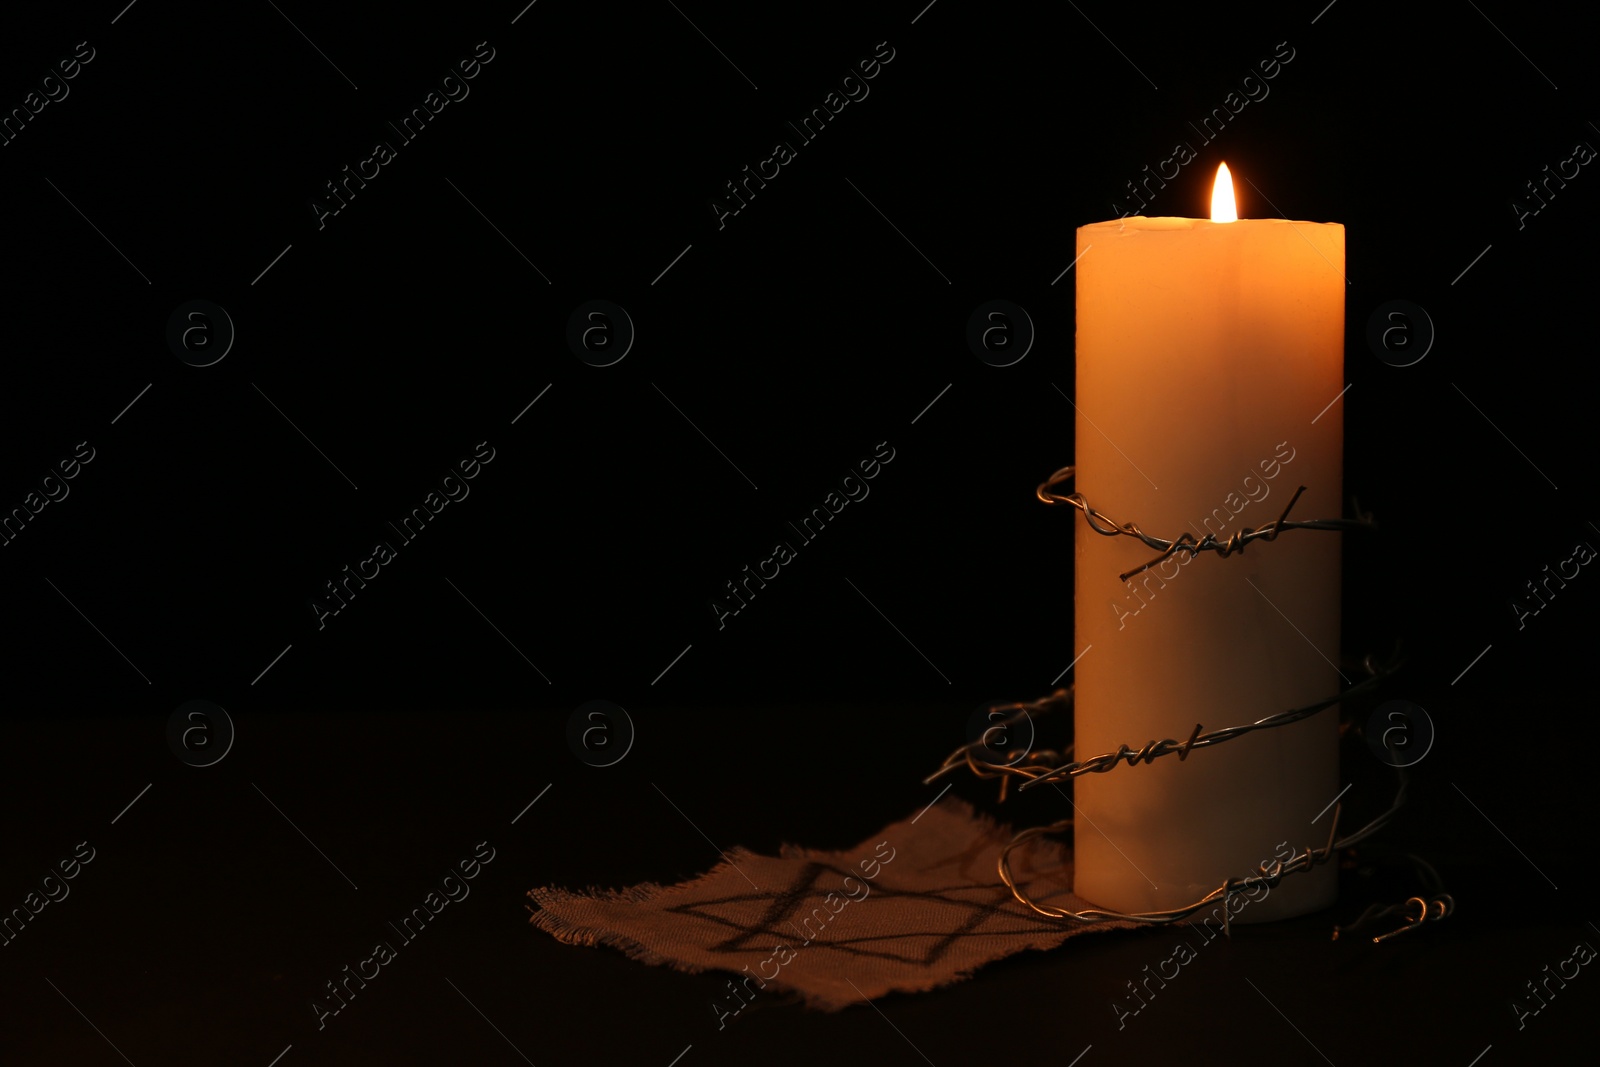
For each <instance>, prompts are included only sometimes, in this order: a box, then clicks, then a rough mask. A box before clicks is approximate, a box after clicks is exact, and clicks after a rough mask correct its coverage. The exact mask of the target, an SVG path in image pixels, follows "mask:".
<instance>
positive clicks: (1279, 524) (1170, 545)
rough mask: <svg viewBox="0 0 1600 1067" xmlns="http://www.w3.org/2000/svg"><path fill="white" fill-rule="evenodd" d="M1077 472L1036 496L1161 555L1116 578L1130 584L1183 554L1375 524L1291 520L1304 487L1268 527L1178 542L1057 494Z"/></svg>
mask: <svg viewBox="0 0 1600 1067" xmlns="http://www.w3.org/2000/svg"><path fill="white" fill-rule="evenodd" d="M1076 473H1077V468H1076V467H1071V466H1069V467H1062V468H1061V469H1060V470H1058V471H1056V472H1055V473H1054V474H1052V475H1051V476H1050V477H1049V478H1048V479H1046V480H1045V481H1044V482H1043V483H1042V484H1041V485H1040V486H1039V488H1038V489H1036V490H1034V494H1035V495H1036V496H1037V497H1038V498H1039V499H1040V500H1041V501H1043V502H1044V503H1046V504H1070V505H1071V506H1072V507H1075V508H1077V509H1078V510H1079V511H1081V512H1083V517H1084V518H1085V519H1087V520H1088V523H1089V529H1091V530H1093V531H1094V532H1095V533H1097V534H1103V535H1105V536H1106V537H1116V536H1118V535H1124V536H1127V537H1137V538H1138V539H1139V540H1141V541H1143V542H1144V543H1145V544H1147V545H1149V546H1150V547H1151V548H1153V549H1155V550H1156V551H1158V552H1160V553H1161V555H1159V556H1157V557H1156V558H1155V559H1153V560H1151V561H1150V562H1149V563H1146V564H1144V565H1143V566H1141V567H1135V568H1134V569H1133V570H1131V571H1127V572H1125V573H1123V574H1119V575H1117V577H1118V578H1119V579H1121V580H1122V581H1124V582H1125V581H1127V580H1128V579H1129V578H1132V577H1133V576H1134V575H1136V574H1142V573H1144V572H1145V571H1147V570H1149V569H1150V568H1151V567H1154V566H1156V565H1157V564H1160V563H1163V562H1165V561H1166V560H1168V559H1170V558H1171V557H1172V556H1173V555H1175V554H1177V553H1179V552H1183V553H1186V554H1188V555H1189V556H1191V557H1193V556H1196V555H1199V554H1200V553H1201V552H1215V553H1216V554H1217V555H1219V556H1222V557H1224V558H1225V557H1227V556H1231V555H1233V554H1234V553H1235V552H1240V553H1242V552H1243V551H1244V548H1245V546H1246V545H1248V544H1249V543H1250V542H1252V541H1276V540H1277V539H1278V535H1279V534H1280V533H1282V532H1284V531H1285V530H1366V529H1371V528H1372V527H1373V526H1374V525H1375V524H1374V523H1373V521H1372V517H1371V516H1370V515H1365V514H1363V515H1362V516H1361V517H1360V518H1357V519H1312V520H1308V521H1305V522H1300V521H1295V522H1290V521H1289V511H1290V509H1292V508H1293V507H1294V505H1295V503H1296V502H1297V501H1298V500H1299V499H1300V494H1301V493H1304V492H1305V491H1306V487H1305V486H1303V485H1302V486H1301V487H1300V488H1298V489H1296V490H1295V491H1294V495H1293V496H1291V497H1290V498H1289V503H1288V504H1286V505H1285V506H1284V509H1283V512H1282V514H1280V515H1279V516H1278V517H1277V518H1276V519H1274V520H1273V521H1271V522H1269V523H1267V524H1266V525H1265V526H1261V527H1256V528H1252V527H1249V526H1246V527H1244V528H1243V529H1241V530H1238V531H1236V532H1235V533H1233V534H1230V535H1229V536H1228V537H1227V538H1226V539H1225V540H1222V541H1218V540H1217V535H1216V534H1211V533H1208V534H1206V535H1205V537H1203V538H1196V537H1195V536H1194V534H1192V533H1190V532H1189V531H1187V530H1185V531H1184V532H1183V533H1181V534H1179V535H1178V539H1177V540H1175V541H1166V540H1163V539H1162V538H1159V537H1153V536H1151V535H1150V534H1147V533H1145V532H1144V531H1143V530H1141V529H1140V528H1139V524H1138V523H1133V522H1123V523H1119V522H1117V521H1116V520H1115V519H1113V518H1111V517H1110V516H1109V515H1106V514H1105V513H1104V512H1101V511H1096V510H1095V509H1094V508H1092V507H1090V506H1089V502H1088V501H1087V500H1085V499H1084V498H1083V494H1082V493H1064V494H1063V493H1057V492H1056V491H1055V490H1056V488H1057V487H1058V486H1061V485H1063V484H1065V483H1067V482H1070V481H1072V479H1073V478H1074V476H1075V475H1076Z"/></svg>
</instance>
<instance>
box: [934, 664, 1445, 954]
mask: <svg viewBox="0 0 1600 1067" xmlns="http://www.w3.org/2000/svg"><path fill="white" fill-rule="evenodd" d="M1362 662H1363V666H1364V667H1365V669H1366V670H1367V671H1368V675H1369V676H1368V677H1367V678H1366V679H1364V680H1363V681H1361V682H1358V683H1356V684H1355V685H1353V686H1351V687H1350V688H1348V689H1346V690H1345V691H1344V692H1343V693H1340V694H1337V695H1335V696H1332V697H1329V698H1327V699H1325V700H1319V701H1317V702H1316V703H1314V704H1307V705H1306V706H1304V707H1301V708H1292V709H1290V710H1288V711H1283V712H1279V713H1277V714H1275V715H1268V716H1266V717H1265V718H1262V719H1258V720H1256V721H1255V722H1253V723H1248V724H1246V725H1243V726H1230V727H1226V728H1224V729H1220V730H1213V731H1211V732H1209V733H1203V732H1202V731H1201V726H1200V724H1199V723H1196V724H1195V728H1194V730H1193V732H1191V733H1190V735H1189V739H1188V740H1187V741H1183V742H1179V741H1176V740H1173V739H1172V738H1166V739H1165V740H1162V741H1150V742H1148V743H1146V744H1145V745H1143V746H1142V747H1140V748H1138V749H1134V748H1131V747H1129V746H1128V745H1126V744H1123V745H1121V746H1119V747H1118V749H1117V751H1115V752H1106V753H1102V754H1101V755H1098V756H1095V757H1093V758H1091V759H1086V760H1076V761H1072V762H1069V763H1065V764H1059V765H1054V761H1055V760H1056V759H1060V758H1064V757H1065V756H1066V755H1067V754H1069V753H1070V752H1071V751H1072V747H1073V746H1070V745H1069V746H1067V747H1066V748H1064V749H1062V750H1060V751H1054V750H1039V751H1037V752H1036V751H1034V750H1032V749H1031V747H1030V749H1029V750H1028V751H1027V752H1025V753H1023V754H1022V755H1020V756H1017V757H1015V758H1014V759H1012V760H1010V761H1007V762H1004V763H999V762H996V761H994V760H991V759H980V758H978V756H977V753H978V752H979V751H980V750H981V751H989V752H992V751H993V750H992V749H991V748H989V746H988V744H987V742H986V741H985V740H984V739H985V738H987V737H988V735H989V733H990V731H991V730H993V729H996V728H1010V727H1014V726H1016V725H1018V724H1020V723H1021V722H1022V721H1023V720H1024V719H1029V720H1031V716H1032V714H1033V713H1035V712H1038V713H1040V714H1041V715H1043V714H1049V713H1053V712H1057V711H1060V710H1063V709H1065V708H1067V707H1069V706H1071V704H1072V701H1073V690H1072V689H1070V688H1067V689H1057V690H1056V691H1055V692H1054V693H1051V694H1050V695H1049V696H1046V697H1041V698H1039V699H1038V700H1034V701H1029V702H1025V703H1024V702H1018V703H1015V704H1004V705H1000V706H998V707H996V708H993V709H991V713H994V712H1006V711H1009V712H1010V714H1009V715H1008V716H1007V717H1006V718H1005V719H1004V720H1002V721H1001V722H1000V723H999V724H997V726H993V727H990V728H989V730H985V731H984V734H983V736H982V737H980V738H979V739H978V740H976V741H971V742H968V743H967V744H965V745H962V746H961V747H959V748H957V749H956V750H955V751H954V752H952V753H951V754H950V755H949V756H948V757H947V758H946V759H945V762H944V763H943V764H942V765H941V766H940V767H939V769H938V770H936V771H934V773H933V774H931V775H929V776H928V777H927V778H925V779H923V784H924V785H926V784H930V783H932V782H934V781H936V780H937V779H938V778H940V777H942V776H943V775H945V774H948V773H949V772H950V771H952V770H955V769H956V768H958V767H960V766H962V765H963V764H965V765H966V766H967V768H968V769H969V770H971V771H972V773H973V774H974V776H976V777H978V778H994V777H999V778H1001V799H1002V800H1004V799H1005V786H1006V783H1007V782H1009V780H1010V779H1011V778H1013V777H1017V778H1023V779H1026V781H1025V782H1024V783H1023V785H1022V786H1021V790H1027V789H1031V788H1033V787H1034V786H1037V785H1039V784H1041V783H1043V782H1052V783H1053V782H1054V781H1055V779H1057V778H1062V777H1077V776H1078V775H1080V774H1089V773H1097V774H1103V773H1105V772H1107V771H1110V770H1111V769H1112V768H1114V767H1116V766H1118V765H1119V764H1120V763H1121V762H1122V761H1124V760H1126V761H1127V764H1128V765H1129V766H1133V765H1135V764H1137V763H1140V762H1143V763H1146V764H1148V763H1150V762H1152V761H1154V760H1156V759H1158V758H1159V757H1161V756H1168V755H1172V754H1173V753H1176V754H1177V756H1178V759H1179V760H1180V761H1182V760H1186V759H1188V758H1189V753H1190V752H1192V751H1193V750H1195V749H1197V748H1209V747H1210V746H1212V745H1217V744H1222V743H1223V742H1226V741H1231V740H1233V739H1234V738H1236V737H1242V736H1243V735H1245V734H1247V733H1251V732H1253V731H1255V730H1266V729H1273V728H1276V727H1279V726H1287V725H1289V724H1290V723H1295V722H1300V721H1301V720H1303V719H1307V718H1310V717H1311V716H1312V715H1315V714H1317V713H1318V712H1320V711H1323V710H1325V709H1327V708H1329V707H1332V706H1333V705H1335V704H1338V703H1339V702H1340V701H1342V700H1345V699H1348V698H1349V697H1351V696H1354V695H1356V694H1358V693H1361V692H1363V691H1365V690H1368V689H1371V688H1373V687H1375V686H1377V685H1378V684H1380V683H1381V682H1382V681H1383V680H1384V679H1385V678H1387V677H1389V676H1390V675H1392V674H1393V673H1395V671H1397V670H1399V668H1400V666H1401V664H1402V663H1403V662H1404V661H1403V658H1402V656H1401V655H1400V653H1399V651H1398V650H1396V653H1395V655H1394V656H1393V657H1391V659H1390V661H1389V662H1388V663H1386V664H1381V665H1380V664H1379V663H1377V662H1376V660H1375V658H1374V657H1373V656H1371V655H1369V656H1367V657H1366V658H1365V659H1364V660H1363V661H1362ZM1395 771H1396V774H1397V775H1398V777H1399V786H1398V788H1397V789H1396V791H1395V796H1394V801H1393V802H1392V803H1391V804H1390V805H1389V808H1388V809H1387V810H1386V811H1384V812H1383V813H1382V814H1380V815H1378V816H1377V817H1376V818H1374V819H1372V820H1371V821H1370V822H1368V823H1367V824H1366V825H1365V826H1363V827H1361V828H1360V829H1359V830H1356V831H1355V832H1354V833H1351V834H1350V835H1349V836H1347V837H1343V838H1340V837H1338V828H1339V820H1340V816H1341V815H1342V813H1343V806H1342V805H1341V804H1339V803H1337V802H1335V804H1334V809H1333V822H1332V825H1331V826H1330V827H1329V830H1328V840H1327V843H1326V844H1324V845H1323V846H1322V847H1321V848H1315V849H1314V848H1311V847H1310V846H1306V848H1305V849H1304V850H1303V851H1300V852H1297V853H1295V855H1293V856H1292V857H1290V858H1289V859H1288V860H1274V861H1273V862H1272V863H1270V864H1268V863H1263V864H1260V865H1258V867H1257V868H1256V873H1254V874H1250V875H1246V876H1244V877H1242V878H1230V879H1228V880H1227V881H1225V882H1224V883H1223V884H1222V885H1220V886H1218V887H1217V888H1216V889H1213V890H1212V891H1211V892H1210V893H1207V894H1206V895H1205V896H1204V897H1201V898H1200V899H1199V900H1197V901H1195V902H1194V903H1192V904H1187V905H1184V906H1182V907H1178V908H1169V909H1166V910H1164V911H1151V912H1119V911H1109V910H1106V909H1100V908H1092V909H1086V910H1084V911H1072V910H1070V909H1067V908H1058V907H1055V906H1053V905H1044V904H1040V903H1038V902H1037V901H1035V900H1034V899H1033V898H1032V897H1030V896H1029V895H1028V894H1027V892H1026V891H1025V890H1023V889H1022V887H1020V886H1019V885H1017V884H1016V880H1015V879H1014V878H1013V877H1012V874H1011V865H1010V856H1011V851H1012V849H1014V848H1016V847H1017V846H1019V845H1022V844H1025V843H1026V842H1028V841H1031V840H1033V839H1034V838H1036V837H1039V836H1041V835H1043V834H1048V833H1059V832H1061V831H1063V830H1066V829H1068V828H1070V827H1072V826H1073V824H1074V820H1072V819H1062V820H1058V821H1057V822H1054V823H1050V824H1049V825H1046V826H1036V827H1031V828H1029V829H1027V830H1023V831H1021V832H1019V833H1017V834H1016V835H1015V836H1014V837H1013V838H1012V839H1011V842H1010V843H1009V844H1007V845H1006V846H1005V847H1004V848H1003V849H1001V851H1000V858H999V861H998V863H997V868H998V871H999V874H1000V880H1001V881H1002V882H1004V883H1005V885H1006V888H1007V889H1009V890H1011V895H1012V896H1013V897H1015V898H1016V899H1017V901H1018V902H1019V903H1021V904H1023V905H1026V906H1027V907H1028V908H1030V909H1032V910H1033V911H1035V912H1037V913H1039V914H1040V915H1044V916H1046V917H1049V918H1055V919H1067V920H1070V921H1072V922H1081V923H1097V922H1118V921H1120V922H1136V923H1146V924H1165V923H1175V922H1181V921H1183V920H1184V919H1186V918H1188V917H1189V916H1190V915H1193V914H1194V913H1195V912H1197V911H1200V910H1201V909H1202V908H1205V907H1206V906H1208V905H1210V904H1213V903H1215V902H1216V901H1218V900H1219V899H1220V900H1221V901H1222V902H1223V905H1224V906H1223V909H1222V911H1223V919H1222V921H1223V929H1224V932H1227V929H1228V922H1229V914H1230V913H1229V910H1228V908H1227V903H1228V901H1229V900H1230V899H1231V898H1232V897H1233V895H1234V894H1235V893H1241V892H1245V891H1247V890H1252V889H1255V888H1256V887H1257V886H1262V885H1265V886H1267V887H1268V889H1269V890H1270V889H1276V888H1277V887H1278V885H1279V884H1280V883H1281V882H1282V880H1283V879H1284V878H1285V877H1287V876H1289V875H1292V874H1303V873H1306V872H1308V871H1310V870H1311V869H1312V868H1314V867H1316V866H1318V865H1320V864H1323V863H1326V862H1327V861H1328V860H1329V858H1330V857H1331V856H1332V855H1333V854H1334V853H1335V852H1338V851H1341V850H1343V849H1346V848H1351V847H1353V846H1355V845H1358V844H1360V843H1361V842H1363V841H1365V840H1367V839H1368V838H1369V837H1371V836H1372V835H1373V834H1376V833H1377V832H1378V831H1380V830H1382V829H1383V828H1384V827H1385V826H1387V825H1388V824H1389V822H1390V821H1391V820H1392V819H1393V818H1394V816H1395V815H1396V813H1398V812H1399V811H1400V809H1401V808H1402V807H1404V806H1405V802H1406V794H1407V790H1408V789H1409V788H1410V781H1411V779H1410V776H1409V775H1408V774H1407V773H1406V771H1405V768H1404V767H1398V766H1397V767H1396V768H1395ZM1057 788H1059V787H1057ZM1430 870H1431V868H1430ZM1429 888H1430V890H1432V891H1433V892H1434V896H1432V897H1431V898H1429V899H1427V900H1423V899H1422V898H1419V897H1413V898H1411V900H1408V901H1406V903H1405V904H1403V905H1390V906H1388V907H1384V906H1381V905H1375V906H1374V907H1372V908H1369V909H1367V912H1366V913H1365V914H1363V915H1362V916H1361V917H1360V918H1359V919H1357V920H1356V923H1355V924H1353V925H1356V926H1359V925H1362V924H1364V923H1366V922H1368V921H1371V920H1372V919H1375V918H1378V917H1381V916H1388V915H1392V914H1394V913H1396V912H1397V911H1404V910H1406V909H1408V908H1410V906H1411V905H1412V902H1413V901H1421V909H1420V911H1421V914H1420V915H1419V916H1418V917H1416V918H1412V917H1411V916H1410V915H1407V916H1406V921H1407V925H1406V926H1402V927H1400V928H1399V930H1397V931H1393V932H1391V933H1389V934H1385V935H1384V937H1392V936H1394V933H1398V932H1402V931H1404V930H1408V929H1411V928H1413V927H1414V926H1416V925H1420V924H1421V923H1423V922H1425V921H1428V920H1429V919H1442V918H1444V917H1445V916H1446V915H1448V914H1450V913H1452V912H1453V911H1454V910H1455V901H1454V899H1453V898H1451V897H1449V895H1448V894H1444V893H1441V892H1439V890H1438V886H1437V875H1435V877H1434V883H1433V884H1430V886H1429ZM1382 939H1383V938H1374V940H1375V941H1377V940H1382Z"/></svg>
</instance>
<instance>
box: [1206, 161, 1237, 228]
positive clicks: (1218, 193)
mask: <svg viewBox="0 0 1600 1067" xmlns="http://www.w3.org/2000/svg"><path fill="white" fill-rule="evenodd" d="M1211 221H1212V222H1238V221H1239V209H1238V208H1236V207H1235V206H1234V203H1233V175H1232V174H1229V173H1228V165H1227V164H1226V163H1223V164H1222V165H1220V166H1219V167H1217V183H1216V184H1215V185H1213V186H1212V187H1211Z"/></svg>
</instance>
